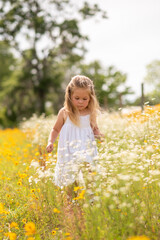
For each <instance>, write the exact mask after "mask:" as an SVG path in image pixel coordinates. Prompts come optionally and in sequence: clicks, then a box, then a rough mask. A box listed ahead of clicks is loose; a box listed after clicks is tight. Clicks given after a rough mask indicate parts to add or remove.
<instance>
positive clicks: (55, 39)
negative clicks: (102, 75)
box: [0, 0, 105, 122]
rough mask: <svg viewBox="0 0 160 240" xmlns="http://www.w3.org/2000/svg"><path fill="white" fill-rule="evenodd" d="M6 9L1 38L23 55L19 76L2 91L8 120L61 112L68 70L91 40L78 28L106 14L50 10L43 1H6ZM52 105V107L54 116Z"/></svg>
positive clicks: (72, 6) (66, 6) (87, 8)
mask: <svg viewBox="0 0 160 240" xmlns="http://www.w3.org/2000/svg"><path fill="white" fill-rule="evenodd" d="M1 6H2V8H1V11H0V19H1V20H0V34H1V39H2V40H3V41H5V42H6V43H8V45H10V46H11V47H12V49H14V51H16V53H17V54H18V56H19V57H18V59H19V61H18V63H17V68H16V70H15V73H14V76H12V77H7V79H6V81H5V84H4V86H3V92H2V97H3V99H2V101H3V103H5V105H4V106H5V109H8V110H6V117H7V118H8V119H9V120H11V121H13V122H17V121H20V120H21V119H22V118H23V117H24V116H25V117H30V116H31V115H32V113H34V112H35V113H37V114H41V113H43V112H44V113H50V112H53V109H54V110H55V112H56V111H57V110H58V108H59V107H60V106H62V103H63V97H62V96H63V94H62V93H64V91H63V88H62V83H63V81H64V79H66V78H67V77H66V76H67V71H66V66H67V67H71V65H75V64H76V63H78V62H79V61H81V60H82V59H83V57H84V52H85V51H86V50H85V48H84V41H86V40H87V39H88V38H87V36H84V35H83V34H82V33H81V31H80V27H79V23H80V22H81V21H82V20H84V19H85V18H91V17H95V16H96V15H97V14H98V15H101V17H105V12H104V11H103V10H100V9H99V7H98V6H97V5H92V4H89V3H87V2H82V3H81V4H80V5H79V4H77V3H74V2H73V1H71V0H62V1H59V0H54V1H52V0H47V1H45V5H44V4H43V1H41V2H40V1H39V0H34V1H33V0H28V1H25V0H21V1H13V0H1ZM23 42H24V43H25V44H26V45H27V46H25V44H24V46H23V44H22V43H23ZM0 54H1V53H0ZM3 59H4V58H3ZM64 66H65V67H64ZM4 69H5V68H4ZM0 70H1V69H0ZM2 73H3V72H2ZM7 74H9V72H8V71H7ZM7 74H6V76H7ZM11 82H12V83H11ZM11 86H12V87H11ZM6 93H7V94H6ZM13 96H14V97H13ZM47 102H52V103H53V104H52V106H51V107H52V111H51V108H50V109H49V111H48V109H47V108H46V103H47Z"/></svg>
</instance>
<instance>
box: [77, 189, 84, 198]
mask: <svg viewBox="0 0 160 240" xmlns="http://www.w3.org/2000/svg"><path fill="white" fill-rule="evenodd" d="M84 194H85V190H82V192H81V193H80V194H79V196H78V198H79V199H84Z"/></svg>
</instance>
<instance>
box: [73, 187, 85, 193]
mask: <svg viewBox="0 0 160 240" xmlns="http://www.w3.org/2000/svg"><path fill="white" fill-rule="evenodd" d="M82 188H83V187H74V192H77V191H78V190H79V189H82Z"/></svg>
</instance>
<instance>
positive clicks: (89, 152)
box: [55, 115, 97, 187]
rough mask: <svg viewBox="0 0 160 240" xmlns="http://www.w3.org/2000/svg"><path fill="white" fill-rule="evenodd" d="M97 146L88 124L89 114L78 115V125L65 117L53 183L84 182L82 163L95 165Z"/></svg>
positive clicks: (64, 184) (62, 185) (58, 184)
mask: <svg viewBox="0 0 160 240" xmlns="http://www.w3.org/2000/svg"><path fill="white" fill-rule="evenodd" d="M95 159H97V146H96V141H95V138H94V133H93V130H92V128H91V126H90V115H85V116H80V126H76V125H75V124H74V123H72V121H71V120H70V118H69V117H67V119H66V121H65V123H64V125H63V127H62V129H61V132H60V136H59V142H58V152H57V163H56V166H55V184H56V185H57V186H59V187H64V186H68V185H70V184H72V183H73V182H74V181H75V180H77V181H78V182H81V183H82V184H83V183H84V180H83V174H82V171H81V167H82V164H83V163H85V162H86V163H90V164H91V165H93V166H94V165H95Z"/></svg>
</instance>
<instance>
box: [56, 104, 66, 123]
mask: <svg viewBox="0 0 160 240" xmlns="http://www.w3.org/2000/svg"><path fill="white" fill-rule="evenodd" d="M58 115H61V117H62V118H63V121H64V122H65V121H66V119H67V117H68V113H67V110H66V108H65V107H63V108H61V109H60V110H59V113H58Z"/></svg>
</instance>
